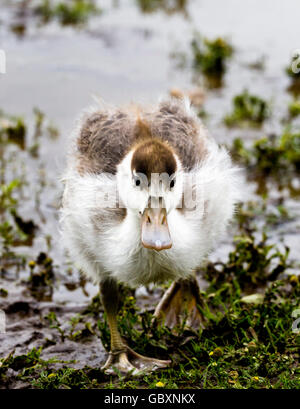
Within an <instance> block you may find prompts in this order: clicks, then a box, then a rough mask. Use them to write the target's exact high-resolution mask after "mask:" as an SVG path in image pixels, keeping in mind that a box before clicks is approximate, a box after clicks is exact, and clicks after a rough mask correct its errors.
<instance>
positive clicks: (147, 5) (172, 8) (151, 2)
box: [136, 0, 187, 14]
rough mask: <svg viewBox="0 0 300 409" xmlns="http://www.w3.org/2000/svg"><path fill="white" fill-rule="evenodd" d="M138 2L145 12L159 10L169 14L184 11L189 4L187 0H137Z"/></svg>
mask: <svg viewBox="0 0 300 409" xmlns="http://www.w3.org/2000/svg"><path fill="white" fill-rule="evenodd" d="M136 2H137V4H138V6H139V8H140V10H141V11H142V12H143V13H153V12H154V11H158V10H163V11H165V12H166V13H169V14H172V13H175V12H184V11H185V9H186V4H187V0H136Z"/></svg>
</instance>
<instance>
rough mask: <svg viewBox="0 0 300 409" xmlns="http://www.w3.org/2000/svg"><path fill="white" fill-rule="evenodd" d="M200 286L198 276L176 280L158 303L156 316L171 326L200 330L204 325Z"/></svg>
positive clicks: (158, 319)
mask: <svg viewBox="0 0 300 409" xmlns="http://www.w3.org/2000/svg"><path fill="white" fill-rule="evenodd" d="M201 305H202V300H201V295H200V288H199V284H198V281H197V279H196V277H194V278H191V279H188V280H179V281H175V282H174V283H173V284H172V285H171V286H170V287H169V288H168V290H167V291H166V292H165V294H164V296H163V298H162V299H161V301H160V302H159V304H158V305H157V307H156V309H155V312H154V318H155V319H156V320H157V321H159V322H161V323H164V324H165V325H166V326H167V327H169V328H174V327H177V326H181V325H182V324H183V323H184V325H185V327H187V328H193V329H195V330H198V329H199V327H201V326H202V327H204V317H203V316H202V314H201V312H200V310H199V306H201Z"/></svg>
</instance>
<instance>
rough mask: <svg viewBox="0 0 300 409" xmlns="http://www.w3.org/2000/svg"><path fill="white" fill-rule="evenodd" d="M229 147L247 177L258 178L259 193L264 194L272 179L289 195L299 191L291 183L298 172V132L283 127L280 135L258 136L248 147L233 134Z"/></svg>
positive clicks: (299, 155)
mask: <svg viewBox="0 0 300 409" xmlns="http://www.w3.org/2000/svg"><path fill="white" fill-rule="evenodd" d="M230 150H231V153H232V156H233V158H234V159H235V160H236V161H237V162H238V163H241V164H242V165H243V166H245V167H246V168H247V171H248V172H247V175H248V178H249V179H250V180H254V181H256V182H257V184H258V193H260V194H265V193H266V192H267V183H268V181H269V180H271V181H272V182H273V183H275V184H276V185H277V187H278V189H279V190H282V189H285V188H287V189H289V191H290V193H291V195H292V196H298V195H299V194H300V191H299V189H298V188H297V187H294V186H293V180H294V178H295V177H298V175H299V172H300V133H299V132H293V131H292V130H291V129H286V130H285V131H284V132H283V134H282V135H281V136H280V137H277V136H276V135H270V136H268V137H264V138H261V139H259V140H257V141H255V142H254V143H253V145H252V146H251V147H249V148H247V147H245V145H244V143H243V141H242V140H241V139H240V138H236V139H235V140H234V142H233V145H232V147H231V149H230Z"/></svg>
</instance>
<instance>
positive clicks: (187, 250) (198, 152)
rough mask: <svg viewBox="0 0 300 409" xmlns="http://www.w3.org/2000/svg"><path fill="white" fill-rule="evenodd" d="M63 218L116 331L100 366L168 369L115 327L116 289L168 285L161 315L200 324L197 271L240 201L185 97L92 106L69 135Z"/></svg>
mask: <svg viewBox="0 0 300 409" xmlns="http://www.w3.org/2000/svg"><path fill="white" fill-rule="evenodd" d="M64 182H65V190H64V195H63V206H62V211H61V215H62V217H61V221H62V231H63V238H64V243H65V244H66V246H67V248H68V249H69V252H70V255H71V257H72V258H73V260H74V261H75V262H76V264H77V266H78V267H79V268H80V269H81V270H82V271H83V272H84V273H85V274H86V275H87V276H88V277H90V278H91V279H92V280H93V281H94V282H96V283H99V284H100V295H101V300H102V303H103V307H104V310H105V312H106V315H107V320H108V324H109V328H110V333H111V351H110V353H109V357H108V359H107V362H106V363H105V365H104V367H103V369H104V370H105V371H106V372H107V373H113V371H114V369H113V368H117V370H118V371H120V372H121V373H128V372H131V373H140V371H152V370H153V369H157V368H164V367H167V366H168V365H170V363H171V361H170V360H159V359H155V358H149V357H144V356H142V355H140V354H137V353H136V352H135V351H133V350H132V349H131V348H129V347H128V345H126V343H125V342H124V340H123V339H122V338H121V336H120V333H119V331H118V326H117V314H118V304H119V283H123V284H125V285H128V286H131V287H133V288H136V287H139V286H142V285H148V284H149V283H162V282H165V281H167V280H172V281H173V284H172V285H171V287H170V288H169V289H168V291H167V292H166V294H165V295H164V297H163V298H162V299H161V301H160V302H159V304H158V306H157V308H156V310H155V314H154V316H155V318H156V319H157V320H162V321H164V322H165V324H166V325H169V326H174V325H176V323H178V320H179V319H180V317H182V315H183V312H184V313H186V314H187V318H188V320H187V321H188V323H189V324H190V325H191V326H194V327H197V326H199V325H201V324H202V318H201V315H200V313H199V309H198V308H197V305H198V304H199V303H200V302H201V300H200V296H199V288H198V284H197V280H196V278H195V271H196V270H197V269H199V267H200V266H201V264H202V263H203V260H204V258H205V257H206V256H207V254H208V253H209V252H210V251H211V250H212V249H213V248H214V247H215V246H216V244H217V242H218V240H219V239H220V237H221V236H222V234H223V233H224V232H225V230H226V226H227V225H228V222H229V221H230V219H231V218H232V215H233V213H234V209H235V204H236V203H237V201H238V200H239V198H240V191H241V180H240V175H239V169H237V168H236V167H235V166H233V165H232V162H231V160H230V157H229V154H228V152H227V151H226V149H225V148H223V147H219V146H218V144H217V143H216V141H215V140H214V139H213V138H212V137H210V136H209V135H208V133H207V131H206V129H205V128H204V126H203V124H202V123H201V121H200V119H199V118H198V117H197V115H196V114H195V113H194V112H193V110H192V108H191V107H190V103H189V101H188V100H187V99H185V100H178V99H168V100H166V101H162V102H160V103H159V104H158V105H157V106H155V107H154V108H141V107H138V108H135V109H132V108H114V107H107V106H103V107H96V108H95V109H92V110H89V111H88V112H85V113H84V114H83V115H82V117H81V119H80V120H79V124H78V126H77V127H76V129H75V131H74V135H73V143H72V151H71V154H70V160H69V163H68V167H67V171H66V175H65V178H64Z"/></svg>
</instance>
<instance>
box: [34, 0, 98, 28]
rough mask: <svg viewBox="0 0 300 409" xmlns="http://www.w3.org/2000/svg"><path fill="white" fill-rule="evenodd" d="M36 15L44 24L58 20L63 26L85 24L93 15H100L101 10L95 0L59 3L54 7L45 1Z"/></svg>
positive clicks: (71, 0) (74, 0) (37, 8)
mask: <svg viewBox="0 0 300 409" xmlns="http://www.w3.org/2000/svg"><path fill="white" fill-rule="evenodd" d="M35 13H36V14H37V15H39V16H40V17H41V18H42V20H43V22H45V23H47V22H49V21H50V20H52V19H54V18H57V19H58V20H59V22H60V23H61V24H62V25H78V24H84V23H86V21H87V20H88V18H89V17H90V16H92V15H95V14H99V13H100V9H99V8H98V7H97V6H96V4H95V1H93V0H70V1H68V2H66V1H59V2H58V3H56V4H54V5H52V2H50V1H49V0H43V1H42V2H41V3H40V4H39V5H38V6H37V7H36V8H35Z"/></svg>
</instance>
